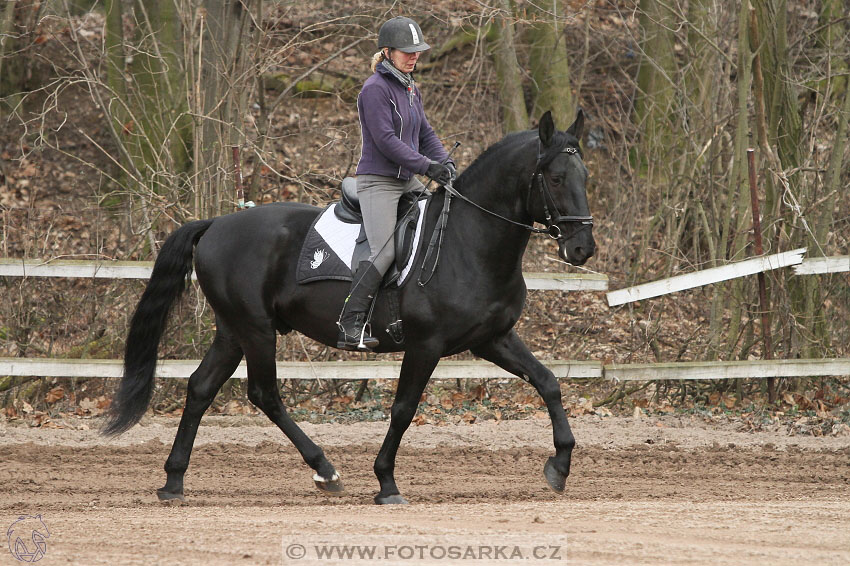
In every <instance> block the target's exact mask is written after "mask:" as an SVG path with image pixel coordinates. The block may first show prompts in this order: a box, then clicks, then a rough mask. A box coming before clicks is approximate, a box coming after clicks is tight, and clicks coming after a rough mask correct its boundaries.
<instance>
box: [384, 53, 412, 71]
mask: <svg viewBox="0 0 850 566" xmlns="http://www.w3.org/2000/svg"><path fill="white" fill-rule="evenodd" d="M384 55H385V56H386V57H387V58H388V59H389V60H390V61H391V62H392V64H393V65H394V66H395V68H396V69H398V70H399V71H401V72H402V73H412V72H413V68H414V67H416V62H417V61H419V55H421V52H419V51H417V52H416V53H405V52H403V51H399V50H398V49H387V50H386V51H385V52H384Z"/></svg>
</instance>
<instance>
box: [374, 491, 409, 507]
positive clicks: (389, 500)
mask: <svg viewBox="0 0 850 566" xmlns="http://www.w3.org/2000/svg"><path fill="white" fill-rule="evenodd" d="M375 503H377V504H378V505H407V499H405V498H404V497H402V496H401V495H399V494H398V493H396V494H395V495H376V496H375Z"/></svg>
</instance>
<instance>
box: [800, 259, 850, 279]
mask: <svg viewBox="0 0 850 566" xmlns="http://www.w3.org/2000/svg"><path fill="white" fill-rule="evenodd" d="M845 271H850V255H839V256H834V257H807V258H806V259H804V260H803V263H801V264H800V265H795V266H794V274H795V275H815V274H818V273H843V272H845Z"/></svg>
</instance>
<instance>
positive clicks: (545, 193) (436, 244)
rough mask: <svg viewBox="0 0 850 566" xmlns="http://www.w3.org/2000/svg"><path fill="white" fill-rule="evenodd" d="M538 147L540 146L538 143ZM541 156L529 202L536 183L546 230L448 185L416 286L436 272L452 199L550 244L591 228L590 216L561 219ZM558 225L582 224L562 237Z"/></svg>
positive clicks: (574, 150) (572, 149)
mask: <svg viewBox="0 0 850 566" xmlns="http://www.w3.org/2000/svg"><path fill="white" fill-rule="evenodd" d="M538 143H539V142H538ZM559 153H567V154H570V155H574V154H576V153H579V149H578V148H577V147H572V146H568V147H565V148H564V149H562V150H561V151H560V152H559ZM542 162H543V154H542V153H541V152H540V149H539V147H538V150H537V165H535V167H534V174H533V175H532V176H531V183H530V185H529V187H528V198H531V194H532V193H533V192H534V182H535V181H537V186H538V188H539V189H540V198H541V199H542V201H543V212H544V214H545V216H546V224H547V225H546V228H535V227H534V226H533V225H531V224H525V223H524V222H517V221H516V220H512V219H510V218H507V217H505V216H502V215H501V214H499V213H497V212H493V211H492V210H489V209H487V208H484V207H483V206H481V205H480V204H478V203H477V202H475V201H473V200H472V199H470V198H469V197H467V196H465V195H462V194H461V193H459V192H457V189H455V188H454V187H453V186H452V184H451V182H449V183H448V184H447V185H443V188H444V189H445V190H446V196H445V203H444V204H443V210H442V211H441V212H440V218H439V220H438V221H437V226H436V228H435V230H434V233H433V234H431V241H430V242H429V244H428V249H427V250H426V252H425V257H424V259H423V260H422V272H421V273H420V274H419V281H418V283H419V286H420V287H424V286H425V285H427V284H428V282H429V281H431V278H432V277H433V276H434V272H435V271H436V270H437V262H438V261H439V257H440V249H441V248H442V243H443V232H444V230H445V228H446V224H447V223H448V220H449V210H450V208H451V204H452V197H457V198H459V199H460V200H462V201H464V202H467V203H469V204H471V205H472V206H474V207H475V208H477V209H478V210H480V211H481V212H484V213H486V214H489V215H490V216H495V217H496V218H498V219H500V220H504V221H505V222H508V223H510V224H513V225H514V226H519V227H520V228H525V229H526V230H528V231H529V232H532V233H534V234H546V235H547V236H549V237H550V238H552V239H553V240H560V239H561V238H572V237H573V236H575V235H576V234H578V233H579V232H580V231H581V230H584V229H585V228H587V227H589V226H593V216H576V215H564V214H561V211H559V210H558V206H557V205H556V204H555V199H554V198H553V197H552V191H551V190H550V189H549V184H548V183H546V177H545V176H544V175H543V167H542ZM547 197H548V200H549V201H551V202H552V208H553V209H554V211H555V215H554V216H552V213H551V212H550V210H549V204H548V203H547ZM527 209H528V200H526V210H527ZM559 222H579V223H581V225H580V226H578V228H576V229H575V230H573V231H572V233H570V235H569V236H564V235H563V233H562V232H561V227H560V226H558V223H559ZM434 250H436V254H437V255H436V257H435V258H434V260H433V264H432V265H431V269H430V270H429V272H428V273H427V275H426V273H425V266H426V264H427V263H428V260H429V259H430V258H431V256H432V254H433V253H434Z"/></svg>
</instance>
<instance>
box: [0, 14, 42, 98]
mask: <svg viewBox="0 0 850 566" xmlns="http://www.w3.org/2000/svg"><path fill="white" fill-rule="evenodd" d="M4 4H5V5H4V6H3V7H2V9H0V99H3V98H6V99H7V100H6V101H5V106H6V107H7V108H8V109H11V108H14V107H15V106H16V105H17V101H18V100H19V99H20V94H21V93H22V92H23V91H25V90H28V89H32V88H34V87H35V86H36V85H32V84H28V83H29V82H30V77H29V74H30V71H31V67H32V62H33V58H32V57H30V56H29V54H28V47H29V46H30V45H31V44H32V42H33V40H34V39H35V31H36V28H37V27H38V24H39V22H40V20H41V12H42V9H43V8H44V6H43V4H42V2H41V0H6V2H4Z"/></svg>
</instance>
